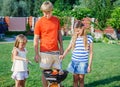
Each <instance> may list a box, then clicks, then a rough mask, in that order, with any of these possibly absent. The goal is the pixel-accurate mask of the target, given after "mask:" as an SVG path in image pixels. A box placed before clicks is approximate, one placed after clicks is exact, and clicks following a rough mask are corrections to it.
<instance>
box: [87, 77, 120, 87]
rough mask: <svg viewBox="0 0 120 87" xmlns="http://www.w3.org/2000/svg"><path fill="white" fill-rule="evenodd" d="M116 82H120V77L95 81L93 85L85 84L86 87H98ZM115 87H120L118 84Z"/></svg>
mask: <svg viewBox="0 0 120 87" xmlns="http://www.w3.org/2000/svg"><path fill="white" fill-rule="evenodd" d="M114 81H120V76H114V77H111V78H106V79H103V80H98V81H94V82H92V83H89V84H85V87H96V86H99V85H106V84H109V83H111V82H114ZM114 87H120V86H118V84H116V85H115V86H114Z"/></svg>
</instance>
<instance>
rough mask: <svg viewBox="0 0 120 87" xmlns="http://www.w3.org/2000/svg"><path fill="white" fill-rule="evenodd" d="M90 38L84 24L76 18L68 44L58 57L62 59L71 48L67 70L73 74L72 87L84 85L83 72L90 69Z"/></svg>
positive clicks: (91, 51)
mask: <svg viewBox="0 0 120 87" xmlns="http://www.w3.org/2000/svg"><path fill="white" fill-rule="evenodd" d="M92 39H93V38H92V36H91V35H87V33H86V29H85V27H84V24H83V23H82V22H81V21H79V20H78V21H77V22H76V23H75V24H74V33H73V36H72V39H71V42H70V44H69V46H68V47H67V49H66V50H65V52H64V53H63V55H60V57H59V58H60V59H63V58H64V57H65V56H66V55H67V53H68V52H69V51H70V50H71V49H72V58H71V62H70V63H69V65H68V69H67V70H68V71H69V72H70V73H72V74H73V87H78V86H79V85H80V87H84V77H85V74H86V73H88V72H90V71H91V66H92V57H93V50H92V49H93V41H92ZM88 57H89V59H88ZM88 61H89V62H88Z"/></svg>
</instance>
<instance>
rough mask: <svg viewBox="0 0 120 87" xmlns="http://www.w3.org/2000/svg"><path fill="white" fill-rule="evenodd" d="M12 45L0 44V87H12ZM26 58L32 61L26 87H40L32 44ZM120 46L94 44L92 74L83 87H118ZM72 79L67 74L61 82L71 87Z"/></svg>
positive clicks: (64, 67) (68, 59)
mask: <svg viewBox="0 0 120 87" xmlns="http://www.w3.org/2000/svg"><path fill="white" fill-rule="evenodd" d="M68 44H69V40H64V49H65V48H66V47H67V46H68ZM12 47H13V43H9V44H0V57H1V60H0V66H1V68H0V86H1V87H12V86H13V85H14V80H12V79H11V74H12V72H11V66H12V62H11V51H12ZM27 49H28V55H27V57H28V58H29V59H30V60H31V61H32V63H33V66H31V65H29V70H30V74H29V78H28V79H27V82H26V87H42V82H41V78H40V77H41V69H40V68H39V64H38V63H35V62H34V49H33V42H28V44H27ZM70 58H71V53H69V54H68V55H67V56H66V58H65V59H64V60H63V63H62V64H63V69H66V68H67V66H68V63H69V62H70ZM119 61H120V45H116V44H105V43H94V58H93V66H92V72H91V73H89V74H87V75H86V77H85V87H119V86H120V69H119V66H120V63H119ZM72 82H73V77H72V74H70V73H69V74H68V76H67V78H66V79H65V80H64V81H63V85H64V86H65V87H72V84H73V83H72Z"/></svg>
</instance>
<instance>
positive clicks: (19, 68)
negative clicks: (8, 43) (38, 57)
mask: <svg viewBox="0 0 120 87" xmlns="http://www.w3.org/2000/svg"><path fill="white" fill-rule="evenodd" d="M26 43H27V38H26V37H25V36H24V35H23V34H20V35H18V36H17V37H16V40H15V44H14V47H13V50H12V60H13V65H12V68H11V71H13V74H12V76H11V77H12V78H13V79H14V80H15V87H25V80H26V78H28V69H27V64H28V59H27V58H26V54H27V50H26V48H25V46H26Z"/></svg>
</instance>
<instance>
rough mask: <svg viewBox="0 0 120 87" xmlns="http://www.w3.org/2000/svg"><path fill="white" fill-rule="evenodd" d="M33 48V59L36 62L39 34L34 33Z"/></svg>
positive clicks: (37, 59)
mask: <svg viewBox="0 0 120 87" xmlns="http://www.w3.org/2000/svg"><path fill="white" fill-rule="evenodd" d="M34 50H35V57H34V60H35V61H36V62H38V61H39V35H34Z"/></svg>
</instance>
